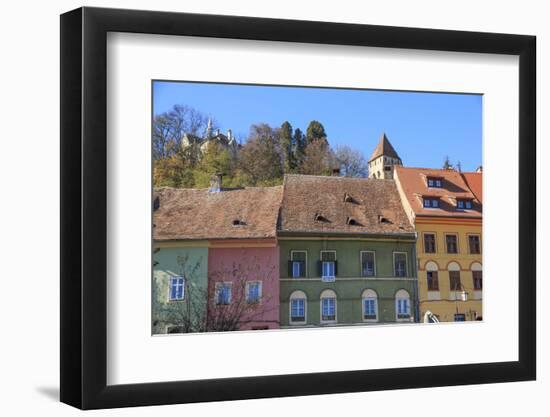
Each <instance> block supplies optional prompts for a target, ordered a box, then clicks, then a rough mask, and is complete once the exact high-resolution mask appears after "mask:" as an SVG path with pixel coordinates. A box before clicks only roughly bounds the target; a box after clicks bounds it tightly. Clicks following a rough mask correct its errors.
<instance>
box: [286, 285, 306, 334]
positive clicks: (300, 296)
mask: <svg viewBox="0 0 550 417" xmlns="http://www.w3.org/2000/svg"><path fill="white" fill-rule="evenodd" d="M297 293H299V294H297ZM295 294H297V295H296V296H294V295H295ZM292 300H304V320H303V321H295V320H292ZM288 323H289V324H290V325H291V326H292V325H302V324H306V323H307V295H306V293H305V292H303V291H300V290H295V291H293V292H292V293H291V294H290V297H289V298H288Z"/></svg>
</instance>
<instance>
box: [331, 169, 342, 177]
mask: <svg viewBox="0 0 550 417" xmlns="http://www.w3.org/2000/svg"><path fill="white" fill-rule="evenodd" d="M332 176H333V177H339V176H340V168H332Z"/></svg>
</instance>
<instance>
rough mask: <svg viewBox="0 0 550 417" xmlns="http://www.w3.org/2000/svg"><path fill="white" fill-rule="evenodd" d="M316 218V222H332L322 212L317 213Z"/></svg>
mask: <svg viewBox="0 0 550 417" xmlns="http://www.w3.org/2000/svg"><path fill="white" fill-rule="evenodd" d="M314 220H315V221H316V222H324V223H329V222H330V221H329V219H327V218H326V217H325V216H323V215H322V214H320V213H315V217H314Z"/></svg>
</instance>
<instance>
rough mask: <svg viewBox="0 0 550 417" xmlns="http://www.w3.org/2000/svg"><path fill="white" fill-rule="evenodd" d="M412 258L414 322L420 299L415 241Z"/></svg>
mask: <svg viewBox="0 0 550 417" xmlns="http://www.w3.org/2000/svg"><path fill="white" fill-rule="evenodd" d="M414 234H415V235H416V240H418V232H414ZM412 253H413V259H414V271H413V274H414V276H413V278H414V281H413V297H414V321H415V323H419V322H420V300H419V293H418V258H417V256H416V241H415V243H414V246H413V250H412Z"/></svg>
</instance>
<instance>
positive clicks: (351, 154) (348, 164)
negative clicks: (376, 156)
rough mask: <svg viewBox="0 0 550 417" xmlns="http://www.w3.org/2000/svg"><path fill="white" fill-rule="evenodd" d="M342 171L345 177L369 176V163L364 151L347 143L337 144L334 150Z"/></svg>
mask: <svg viewBox="0 0 550 417" xmlns="http://www.w3.org/2000/svg"><path fill="white" fill-rule="evenodd" d="M334 154H335V158H336V161H337V163H338V164H339V166H340V172H341V174H342V175H343V176H345V177H367V176H368V164H367V162H366V160H365V157H364V156H363V153H362V152H361V151H359V150H357V149H353V148H351V147H349V146H347V145H344V146H337V147H336V150H335V152H334Z"/></svg>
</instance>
